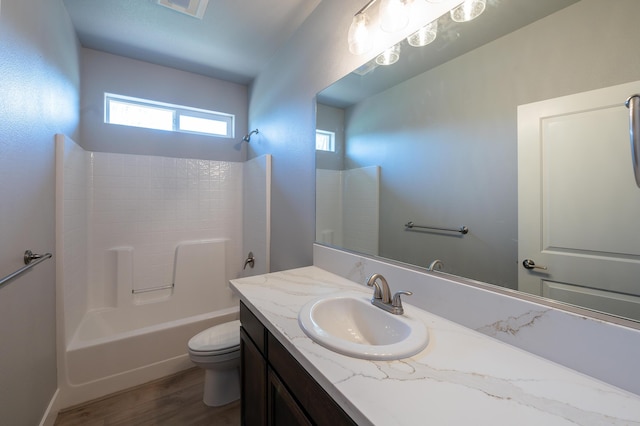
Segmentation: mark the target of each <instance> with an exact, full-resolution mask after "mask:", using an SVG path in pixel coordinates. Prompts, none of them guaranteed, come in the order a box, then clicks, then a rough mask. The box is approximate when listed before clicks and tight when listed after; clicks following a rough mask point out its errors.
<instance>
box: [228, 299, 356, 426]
mask: <svg viewBox="0 0 640 426" xmlns="http://www.w3.org/2000/svg"><path fill="white" fill-rule="evenodd" d="M240 321H241V323H242V328H241V329H240V352H241V380H242V391H241V398H242V408H241V410H242V424H243V425H245V426H295V425H301V426H302V425H319V426H324V425H331V426H340V425H355V422H354V421H353V420H351V418H350V417H349V416H348V415H347V414H346V413H345V412H344V411H343V410H342V408H340V406H338V404H337V403H336V402H335V401H334V400H333V399H332V398H331V396H329V394H328V393H327V392H326V391H325V390H324V389H322V387H321V386H320V385H319V384H318V383H317V382H316V381H315V380H314V379H313V377H311V375H310V374H309V373H308V372H307V371H306V370H305V369H304V368H303V367H302V366H301V365H300V364H299V363H298V361H297V360H296V359H295V358H294V357H293V356H292V355H291V354H290V353H289V351H287V349H286V348H285V347H284V346H282V344H281V343H280V342H279V341H278V339H276V338H275V337H274V336H273V335H272V334H271V333H270V332H269V331H268V330H267V329H266V328H265V327H264V325H263V324H262V323H261V322H260V320H259V319H258V318H256V316H255V315H254V314H253V313H252V312H251V311H250V310H249V308H247V307H246V306H245V305H244V303H242V302H241V303H240Z"/></svg>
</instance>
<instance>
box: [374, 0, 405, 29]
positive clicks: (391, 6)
mask: <svg viewBox="0 0 640 426" xmlns="http://www.w3.org/2000/svg"><path fill="white" fill-rule="evenodd" d="M410 4H411V0H381V2H380V28H381V29H382V31H386V32H388V33H395V32H396V31H400V30H402V29H403V28H404V27H406V26H407V24H408V23H409V5H410Z"/></svg>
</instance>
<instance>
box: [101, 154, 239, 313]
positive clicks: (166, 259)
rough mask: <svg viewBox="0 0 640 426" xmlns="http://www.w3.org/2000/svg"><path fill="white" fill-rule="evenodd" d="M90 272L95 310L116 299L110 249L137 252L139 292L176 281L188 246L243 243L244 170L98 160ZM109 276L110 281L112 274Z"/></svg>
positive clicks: (235, 248) (234, 250) (157, 160)
mask: <svg viewBox="0 0 640 426" xmlns="http://www.w3.org/2000/svg"><path fill="white" fill-rule="evenodd" d="M92 156H93V160H92V170H93V206H92V209H91V212H92V217H91V222H92V241H91V246H92V250H91V253H92V256H93V259H92V270H91V274H92V276H93V280H92V281H93V282H96V283H100V284H99V285H98V286H97V288H96V289H95V290H96V291H95V292H94V294H92V302H93V303H92V305H93V306H94V307H99V306H103V304H104V303H105V302H108V301H110V300H113V297H112V296H111V295H109V293H110V292H112V291H113V290H114V289H113V288H110V286H112V284H111V283H105V282H101V280H102V277H105V273H104V272H105V271H104V268H105V263H106V261H105V259H106V258H105V256H106V254H105V253H106V250H109V249H111V248H114V247H123V246H125V247H133V282H134V287H135V288H149V287H156V286H162V285H168V284H171V283H172V282H173V266H174V257H175V249H176V246H177V245H178V243H180V242H182V241H193V240H203V239H211V238H229V239H230V249H229V252H230V254H232V255H233V254H237V255H238V256H241V255H240V254H239V250H240V249H241V247H239V242H240V241H241V237H242V222H241V221H242V216H241V214H240V212H241V211H242V163H232V162H223V161H210V160H197V159H184V158H168V157H154V156H142V155H129V154H111V153H93V154H92ZM107 275H108V274H107Z"/></svg>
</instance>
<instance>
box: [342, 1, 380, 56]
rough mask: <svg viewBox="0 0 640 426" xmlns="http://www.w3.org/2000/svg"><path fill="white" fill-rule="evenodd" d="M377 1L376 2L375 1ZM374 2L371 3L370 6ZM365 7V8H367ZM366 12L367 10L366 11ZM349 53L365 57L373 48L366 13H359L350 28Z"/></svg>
mask: <svg viewBox="0 0 640 426" xmlns="http://www.w3.org/2000/svg"><path fill="white" fill-rule="evenodd" d="M373 1H375V0H373ZM371 3H372V2H369V4H368V5H367V6H369V5H370V4H371ZM367 6H365V8H366V7H367ZM365 10H366V9H365ZM348 37H349V40H348V41H349V51H350V52H351V53H353V54H354V55H364V54H365V53H367V52H368V51H370V50H371V48H372V47H373V40H372V39H371V37H370V35H369V17H368V16H367V14H366V13H365V12H358V13H356V14H355V16H354V17H353V21H352V22H351V26H350V27H349V36H348Z"/></svg>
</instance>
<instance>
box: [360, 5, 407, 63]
mask: <svg viewBox="0 0 640 426" xmlns="http://www.w3.org/2000/svg"><path fill="white" fill-rule="evenodd" d="M376 1H378V0H369V2H367V4H365V5H364V7H363V8H362V9H360V10H359V11H358V12H357V13H356V14H355V15H353V20H352V21H351V26H350V27H349V35H348V42H349V51H350V52H351V53H353V54H354V55H363V54H365V53H367V52H368V51H369V50H371V48H372V47H373V40H372V37H371V34H370V28H369V16H368V15H367V10H369V8H370V7H371V6H373V4H374V3H375V2H376ZM411 3H413V0H380V9H379V16H380V28H381V29H382V30H383V31H386V32H396V31H400V30H402V29H403V28H404V27H406V26H407V24H408V23H409V8H410V5H411Z"/></svg>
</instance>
